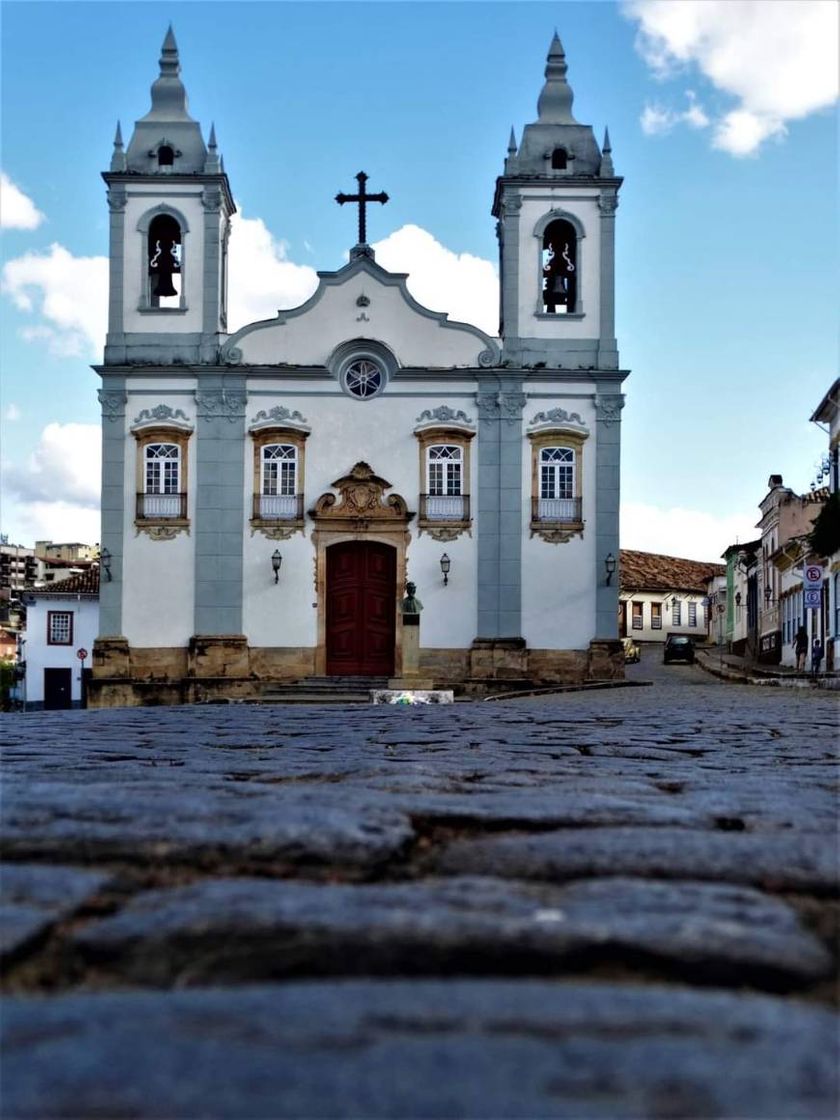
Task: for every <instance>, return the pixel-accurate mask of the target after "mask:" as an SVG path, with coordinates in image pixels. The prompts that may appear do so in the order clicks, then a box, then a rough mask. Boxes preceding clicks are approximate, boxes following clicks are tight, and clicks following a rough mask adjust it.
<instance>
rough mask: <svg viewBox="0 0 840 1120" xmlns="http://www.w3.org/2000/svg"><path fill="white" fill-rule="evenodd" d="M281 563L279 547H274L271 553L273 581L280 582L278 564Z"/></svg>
mask: <svg viewBox="0 0 840 1120" xmlns="http://www.w3.org/2000/svg"><path fill="white" fill-rule="evenodd" d="M282 563H283V557H282V556H281V555H280V549H279V548H275V550H274V552H272V554H271V570H272V571H273V572H274V582H275V583H279V582H280V565H281V564H282Z"/></svg>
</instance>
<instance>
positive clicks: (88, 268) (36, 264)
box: [0, 244, 108, 357]
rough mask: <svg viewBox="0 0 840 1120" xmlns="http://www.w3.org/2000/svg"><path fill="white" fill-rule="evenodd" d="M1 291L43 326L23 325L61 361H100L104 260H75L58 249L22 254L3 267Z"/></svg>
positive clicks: (104, 308) (105, 288) (105, 316)
mask: <svg viewBox="0 0 840 1120" xmlns="http://www.w3.org/2000/svg"><path fill="white" fill-rule="evenodd" d="M0 289H2V291H3V292H5V293H6V295H8V296H9V298H10V299H11V300H12V302H13V303H14V305H15V307H17V308H18V309H19V310H21V311H25V312H30V313H34V314H38V315H40V316H41V317H42V319H44V320H46V322H41V323H38V324H37V325H35V326H32V327H25V328H24V330H23V332H22V333H23V336H24V338H27V339H29V340H37V339H42V340H44V341H45V342H46V343H47V344H48V346H49V347H50V349H51V350H52V351H53V353H56V354H58V355H60V356H62V357H90V356H95V357H99V356H101V353H102V347H103V345H104V343H105V331H106V329H107V319H108V260H107V258H106V257H74V256H73V254H72V253H70V252H68V250H67V249H65V248H64V246H63V245H58V244H53V245H51V246H50V247H49V250H48V251H47V252H44V253H24V255H23V256H21V257H16V258H14V259H13V260H10V261H8V262H7V263H6V264H5V265H4V266H3V273H2V280H0Z"/></svg>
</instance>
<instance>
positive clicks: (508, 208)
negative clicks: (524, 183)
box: [502, 194, 522, 218]
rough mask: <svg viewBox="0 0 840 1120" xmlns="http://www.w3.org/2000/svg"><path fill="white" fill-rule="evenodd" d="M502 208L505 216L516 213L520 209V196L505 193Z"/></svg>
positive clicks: (508, 216)
mask: <svg viewBox="0 0 840 1120" xmlns="http://www.w3.org/2000/svg"><path fill="white" fill-rule="evenodd" d="M502 208H503V210H504V215H505V217H506V218H510V217H512V216H514V215H515V214H518V213H519V211H520V210H521V209H522V198H521V196H520V195H518V194H509V195H506V196H505V199H504V202H503V203H502Z"/></svg>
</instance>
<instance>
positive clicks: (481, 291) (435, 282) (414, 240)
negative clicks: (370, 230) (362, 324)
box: [374, 225, 499, 335]
mask: <svg viewBox="0 0 840 1120" xmlns="http://www.w3.org/2000/svg"><path fill="white" fill-rule="evenodd" d="M374 249H375V251H376V263H377V264H381V265H382V267H383V268H387V269H388V270H389V271H390V272H407V273H409V277H408V290H409V291H410V292H411V294H412V295H413V296H414V298H415V299H416V300H417V301H418V303H422V304H423V306H424V307H428V308H429V309H430V310H432V311H447V312H449V316H450V318H452V319H455V320H459V321H461V322H466V323H473V324H474V325H475V326H477V327H480V328H481V329H482V330H483V331H486V332H487V333H488V334H490V335H495V334H496V333H497V332H498V329H499V280H498V277H497V276H496V270H495V268H494V267H493V265H492V263H491V262H490V261H487V260H484V259H483V258H482V257H474V256H471V255H470V254H469V253H454V252H452V250H451V249H447V248H446V246H445V245H441V243H440V242H439V241H437V240H435V238H434V237H433V236H432V235H431V234H430V233H429V232H428V231H427V230H424V229H421V228H420V227H419V226H414V225H407V226H403V227H402V228H401V229H398V230H395V232H394V233H392V234H390V235H389V236H388V237H386V238H385V239H384V240H382V241H378V242H377V243H376V244H375V245H374Z"/></svg>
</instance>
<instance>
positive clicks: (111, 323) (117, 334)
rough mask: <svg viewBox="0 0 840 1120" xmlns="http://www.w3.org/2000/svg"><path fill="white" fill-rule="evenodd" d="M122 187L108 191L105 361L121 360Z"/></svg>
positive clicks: (124, 195)
mask: <svg viewBox="0 0 840 1120" xmlns="http://www.w3.org/2000/svg"><path fill="white" fill-rule="evenodd" d="M126 202H127V196H126V191H125V187H124V186H121V185H118V184H114V185H112V186H111V187H110V188H109V190H108V209H109V211H110V235H109V269H108V334H107V337H106V340H105V361H106V362H108V361H109V359H110V360H112V361H115V362H119V361H123V360H124V357H125V354H124V346H125V334H124V331H125V316H124V311H123V300H124V291H123V278H124V274H125V207H126Z"/></svg>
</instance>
